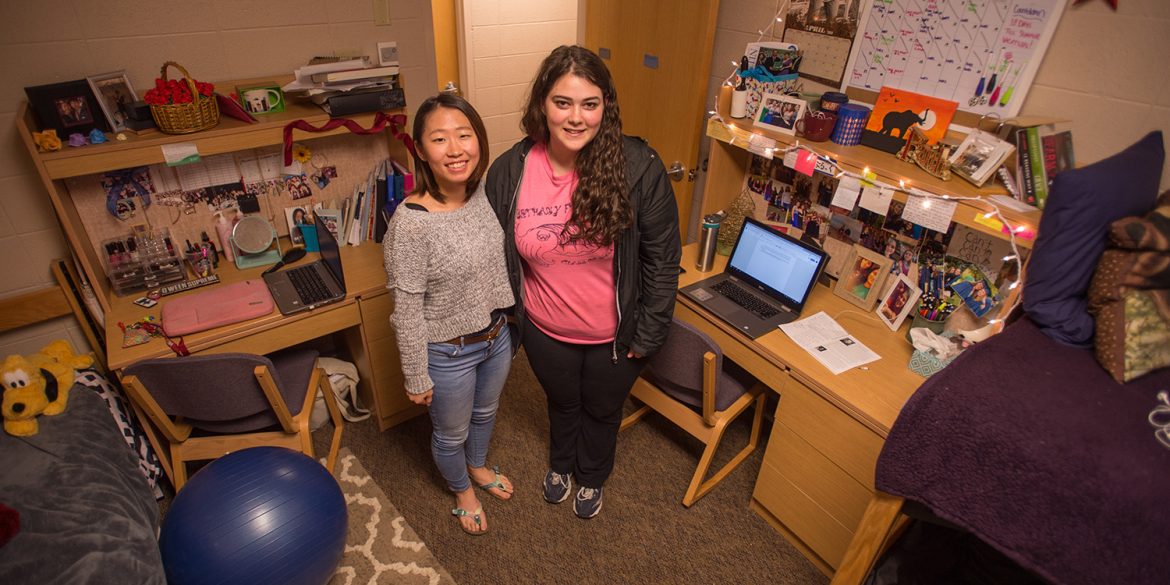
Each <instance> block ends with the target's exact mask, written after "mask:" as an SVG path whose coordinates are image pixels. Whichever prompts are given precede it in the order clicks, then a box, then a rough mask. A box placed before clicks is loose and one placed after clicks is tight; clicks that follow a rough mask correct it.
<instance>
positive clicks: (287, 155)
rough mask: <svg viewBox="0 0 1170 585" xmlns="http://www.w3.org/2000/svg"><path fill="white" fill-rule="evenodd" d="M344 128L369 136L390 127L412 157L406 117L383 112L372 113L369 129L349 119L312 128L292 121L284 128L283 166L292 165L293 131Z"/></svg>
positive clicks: (299, 121) (338, 119)
mask: <svg viewBox="0 0 1170 585" xmlns="http://www.w3.org/2000/svg"><path fill="white" fill-rule="evenodd" d="M340 126H345V127H346V128H347V129H348V130H349V131H350V132H353V133H354V134H361V135H370V134H377V133H379V132H381V131H383V130H385V129H386V126H390V133H391V134H393V135H394V137H395V138H397V139H399V140H401V141H402V144H404V145H406V150H408V151H410V154H411V156H414V141H413V140H411V138H410V134H407V133H406V131H404V130H403V127H405V126H406V116H404V115H402V114H394V115H393V116H387V115H386V114H385V113H384V112H376V113H374V123H373V124H371V125H370V127H369V128H362V127H361V126H360V125H359V124H358V123H357V122H354V121H353V120H350V119H349V118H330V119H329V121H328V122H325V123H324V124H322V125H320V126H314V125H312V124H310V123H308V122H306V121H304V120H293V121H292V122H289V123H288V124H285V126H284V166H286V167H287V166H289V165H291V164H292V145H293V142H292V134H293V130H304V131H305V132H328V131H330V130H333V129H334V128H338V127H340Z"/></svg>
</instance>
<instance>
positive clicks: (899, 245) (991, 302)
mask: <svg viewBox="0 0 1170 585" xmlns="http://www.w3.org/2000/svg"><path fill="white" fill-rule="evenodd" d="M750 156H751V161H750V163H749V164H748V172H747V175H746V177H745V183H746V185H745V186H746V189H747V190H748V191H749V192H750V193H751V194H752V197H753V199H754V200H755V203H756V216H757V217H759V218H761V219H762V221H764V222H765V223H767V224H768V225H770V226H772V227H773V228H775V229H777V230H780V231H782V232H785V233H787V234H789V235H792V236H795V237H797V238H802V239H804V240H805V241H815V242H816V243H817V244H818V245H820V246H821V247H822V248H824V249H825V251H826V252H828V253H829V254H830V255H831V259H830V261H829V263H828V265H827V266H826V268H825V272H826V273H827V274H828V275H829V276H831V277H833V278H840V277H841V274H842V272H843V271H845V269H846V267H845V263H846V262H847V260H848V259H849V257H850V255H851V254H850V253H851V251H853V249H854V247H855V246H857V247H860V248H864V249H866V250H869V251H871V252H875V253H877V254H880V255H881V256H883V257H885V258H888V259H889V261H890V268H889V269H888V270H889V274H888V275H887V276H888V278H884V279H883V282H884V283H885V284H884V286H883V287H882V290H881V291H877V292H879V293H880V294H878V295H877V298H883V299H884V298H886V297H887V295H888V293H890V292H891V291H890V289H892V288H893V287H894V286H895V285H897V284H898V283H900V282H901V283H903V286H909V284H914V285H916V286H917V291H906V292H907V294H913V296H916V297H917V298H919V299H920V302H919V305H918V309H919V310H920V311H921V312H923V316H927V315H928V314H934V315H935V316H939V317H942V316H945V315H948V314H950V313H951V312H953V311H955V310H956V309H957V308H958V307H960V306H965V307H966V308H967V309H969V310H970V311H971V313H972V314H973V315H974V316H975V317H976V318H983V317H984V316H986V315H987V314H988V313H989V312H990V311H991V310H992V309H993V308H994V307H996V306H997V305H998V304H999V303H1000V302H1001V300H1002V295H1001V294H1000V289H1001V287H1002V286H1003V285H1004V284H1005V283H1010V282H1011V281H1012V280H1014V279H1015V278H1016V276H1015V266H1016V265H1015V262H1014V261H1006V260H1005V258H1007V257H1009V256H1010V247H1009V248H1007V249H1006V250H1005V249H1004V248H1003V246H1004V245H1005V244H1006V242H1005V241H1004V240H1001V239H999V238H997V237H995V236H994V235H990V234H984V233H982V232H978V231H976V230H973V229H971V228H968V227H965V226H961V225H956V224H955V223H953V222H952V223H951V224H950V229H949V230H948V231H947V232H946V233H941V232H937V231H934V230H930V229H927V228H924V227H922V226H920V225H917V224H915V223H912V222H910V221H907V220H906V219H904V218H903V212H904V210H905V206H906V203H905V202H903V201H899V200H897V199H896V198H895V199H894V200H893V201H891V202H890V204H889V207H888V209H886V210H885V213H878V212H877V211H874V210H872V209H867V208H864V207H862V206H860V205H854V206H853V208H851V209H844V208H842V207H838V206H835V205H833V200H834V194H835V193H836V191H837V189H838V187H839V186H840V180H839V179H838V178H837V177H834V176H833V175H830V174H826V173H822V172H819V171H818V172H814V173H813V174H812V176H808V175H804V174H802V173H799V172H797V171H796V170H795V169H793V168H791V167H788V166H786V165H785V164H784V162H783V161H782V160H781V159H780V158H775V159H771V160H769V159H767V158H765V157H762V156H756V155H750ZM863 186H864V184H863ZM854 257H856V255H854ZM896 296H897V297H899V298H900V297H901V296H902V295H896Z"/></svg>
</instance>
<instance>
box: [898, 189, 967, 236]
mask: <svg viewBox="0 0 1170 585" xmlns="http://www.w3.org/2000/svg"><path fill="white" fill-rule="evenodd" d="M957 206H958V203H957V202H955V201H945V200H943V199H936V198H934V197H924V196H921V195H910V196H909V197H907V198H906V208H905V209H903V210H902V219H904V220H906V221H908V222H911V223H916V224H918V225H920V226H922V227H924V228H926V229H930V230H934V231H936V232H942V233H944V234H945V233H946V232H947V230H948V229H950V227H951V218H952V217H954V216H955V207H957Z"/></svg>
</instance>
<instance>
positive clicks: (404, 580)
mask: <svg viewBox="0 0 1170 585" xmlns="http://www.w3.org/2000/svg"><path fill="white" fill-rule="evenodd" d="M337 479H338V482H339V483H340V484H341V491H342V492H344V493H345V502H346V505H347V507H348V509H349V534H348V536H347V537H346V541H345V556H343V557H342V559H341V565H340V566H338V567H337V572H336V573H334V574H333V579H331V580H330V581H329V585H358V584H363V585H365V584H368V585H373V584H376V583H395V584H402V585H413V584H415V583H418V584H427V585H442V584H450V585H454V583H455V580H454V579H452V578H451V575H450V574H448V573H447V570H446V569H444V568H443V567H442V565H440V564H439V561H437V560H435V557H434V556H433V555H432V554H431V551H430V550H428V549H427V545H426V544H425V543H424V542H423V541H422V539H420V538H419V537H418V535H417V534H415V532H414V530H413V529H412V528H411V527H410V525H409V524H407V523H406V519H405V518H403V517H402V514H399V513H398V510H397V509H395V508H394V504H391V503H390V500H388V499H387V498H386V494H385V493H383V492H382V489H381V488H379V487H378V484H376V483H374V480H373V479H372V478H371V477H370V474H369V473H366V470H365V468H364V467H362V464H361V462H359V461H358V459H357V457H356V456H354V454H353V453H351V452H350V451H349V449H346V448H344V447H342V449H341V452H340V454H339V455H338V457H337Z"/></svg>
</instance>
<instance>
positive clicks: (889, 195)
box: [859, 185, 894, 215]
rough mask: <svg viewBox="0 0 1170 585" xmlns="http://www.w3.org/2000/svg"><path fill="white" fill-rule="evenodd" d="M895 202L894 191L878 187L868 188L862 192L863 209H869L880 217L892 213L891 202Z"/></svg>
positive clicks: (861, 203)
mask: <svg viewBox="0 0 1170 585" xmlns="http://www.w3.org/2000/svg"><path fill="white" fill-rule="evenodd" d="M893 200H894V190H893V189H890V188H888V187H881V186H878V185H873V186H867V187H865V188H863V189H862V190H861V202H860V203H859V205H861V207H862V209H868V210H870V211H872V212H874V213H876V214H878V215H885V214H887V213H889V212H890V202H891V201H893Z"/></svg>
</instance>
